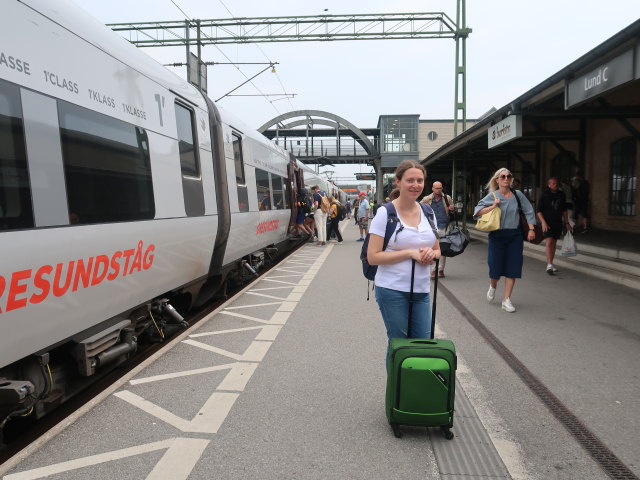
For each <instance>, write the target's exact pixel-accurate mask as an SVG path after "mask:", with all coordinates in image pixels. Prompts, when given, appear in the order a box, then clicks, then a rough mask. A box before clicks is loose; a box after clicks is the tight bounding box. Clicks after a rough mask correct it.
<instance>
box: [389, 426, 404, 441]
mask: <svg viewBox="0 0 640 480" xmlns="http://www.w3.org/2000/svg"><path fill="white" fill-rule="evenodd" d="M391 428H392V429H393V434H394V435H395V436H396V438H402V432H401V431H400V425H398V424H397V423H392V424H391Z"/></svg>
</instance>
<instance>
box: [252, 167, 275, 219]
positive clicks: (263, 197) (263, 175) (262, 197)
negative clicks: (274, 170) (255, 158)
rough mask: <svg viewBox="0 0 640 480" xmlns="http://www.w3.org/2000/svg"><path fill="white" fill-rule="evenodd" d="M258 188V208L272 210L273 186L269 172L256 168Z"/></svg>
mask: <svg viewBox="0 0 640 480" xmlns="http://www.w3.org/2000/svg"><path fill="white" fill-rule="evenodd" d="M256 190H257V192H258V209H259V210H271V205H272V204H271V187H270V186H269V172H265V171H264V170H260V169H259V168H256Z"/></svg>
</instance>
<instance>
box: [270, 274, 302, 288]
mask: <svg viewBox="0 0 640 480" xmlns="http://www.w3.org/2000/svg"><path fill="white" fill-rule="evenodd" d="M279 278H288V275H286V276H285V275H283V276H281V277H279ZM262 281H263V282H276V283H284V284H286V285H291V286H292V287H295V286H296V285H298V284H297V283H292V282H285V281H284V280H274V279H273V278H263V279H262Z"/></svg>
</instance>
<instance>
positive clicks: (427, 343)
mask: <svg viewBox="0 0 640 480" xmlns="http://www.w3.org/2000/svg"><path fill="white" fill-rule="evenodd" d="M411 343H418V344H421V345H437V344H438V342H436V341H434V340H411Z"/></svg>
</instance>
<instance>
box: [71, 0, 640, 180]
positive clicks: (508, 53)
mask: <svg viewBox="0 0 640 480" xmlns="http://www.w3.org/2000/svg"><path fill="white" fill-rule="evenodd" d="M73 1H74V3H76V4H77V5H79V6H80V7H81V8H83V9H84V10H86V11H87V12H89V13H90V14H92V15H93V16H94V17H96V18H97V19H98V20H100V21H102V22H103V23H125V22H148V21H167V20H184V19H185V18H186V17H185V14H186V15H187V16H188V17H189V18H192V19H213V18H230V17H269V16H272V17H275V16H278V17H279V16H302V15H324V14H327V15H343V14H371V13H409V12H444V13H446V14H447V15H449V17H451V18H453V19H454V20H455V17H456V0H423V1H418V0H395V1H394V0H366V1H363V0H349V1H345V0H295V1H289V0H272V1H269V2H267V1H264V0H236V1H232V0H206V1H205V0H109V1H105V0H73ZM638 18H640V0H609V1H607V2H606V3H605V2H602V1H601V0H511V1H504V0H467V2H466V24H467V27H469V28H471V29H472V30H473V31H472V33H471V34H470V35H469V37H468V38H467V42H466V48H467V65H466V66H467V118H477V117H479V116H481V115H482V114H484V113H485V112H487V111H488V110H489V109H490V108H491V107H496V108H500V107H502V106H504V105H506V104H508V103H509V102H510V101H512V100H514V99H515V98H517V97H519V96H520V95H521V94H523V93H525V92H526V91H528V90H529V89H531V88H532V87H534V86H535V85H537V84H539V83H540V82H542V81H543V80H545V79H546V78H548V77H549V76H551V75H553V74H554V73H556V72H557V71H559V70H560V69H562V68H563V67H565V66H566V65H568V64H569V63H571V62H572V61H574V60H576V59H577V58H579V57H580V56H582V55H583V54H585V53H587V52H588V51H590V50H592V49H593V48H594V47H596V46H597V45H599V44H600V43H602V42H603V41H605V40H606V39H608V38H609V37H611V36H612V35H614V34H616V33H617V32H619V31H620V30H622V29H624V28H625V27H626V26H628V25H630V24H631V23H633V22H634V21H636V20H637V19H638ZM144 51H145V53H147V54H148V55H150V56H152V57H153V58H155V59H157V60H158V61H159V62H160V63H173V62H184V61H185V49H184V47H180V48H146V49H144ZM202 57H203V60H205V61H214V62H228V61H232V62H278V63H279V64H278V65H276V73H272V72H271V71H269V70H267V71H266V72H264V73H262V74H260V75H259V76H258V77H256V79H254V80H253V82H252V83H248V84H246V85H244V86H243V87H241V88H240V89H238V90H236V91H235V92H234V93H236V94H244V95H256V94H257V95H260V92H262V93H277V94H281V93H288V94H295V97H293V98H290V99H287V98H284V97H283V96H276V97H266V98H265V97H263V96H242V97H225V98H223V99H222V100H220V101H219V102H218V104H219V105H221V106H222V107H224V108H225V109H226V110H228V111H230V112H233V114H234V115H236V116H238V117H240V118H241V119H242V120H243V121H244V122H245V123H246V124H248V125H249V126H251V127H254V128H258V127H259V126H261V125H262V124H264V123H266V122H267V121H269V120H271V119H272V118H274V117H276V116H278V115H280V114H283V113H287V112H290V111H293V110H310V109H314V110H324V111H328V112H331V113H334V114H336V115H339V116H341V117H343V118H345V119H347V120H348V121H350V122H351V123H354V124H355V125H357V126H358V127H361V128H373V127H376V126H377V123H378V116H379V115H390V114H419V115H420V118H421V119H452V118H453V113H454V66H455V41H454V40H452V39H418V40H384V41H335V42H293V43H261V44H247V45H222V46H219V47H216V46H206V47H204V48H203V55H202ZM266 66H267V65H240V66H238V67H236V66H233V65H215V66H212V67H209V69H208V86H209V96H210V97H211V98H212V99H214V100H215V99H217V98H218V97H221V96H222V95H224V94H225V93H227V92H228V91H230V90H232V89H234V88H235V87H237V86H238V85H240V84H241V83H243V82H245V81H246V80H247V78H248V77H252V76H253V75H255V74H256V73H258V72H259V71H260V70H262V69H263V68H265V67H266ZM169 68H170V69H171V70H172V71H174V72H175V73H176V74H178V75H180V76H183V77H185V78H186V70H185V67H169ZM238 68H239V69H240V70H241V71H239V70H238ZM242 72H243V73H244V74H243V73H242ZM328 169H331V170H334V172H335V173H334V175H335V176H337V177H341V178H346V177H350V178H353V173H354V172H358V171H362V172H369V171H372V168H371V167H367V166H336V167H328Z"/></svg>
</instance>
